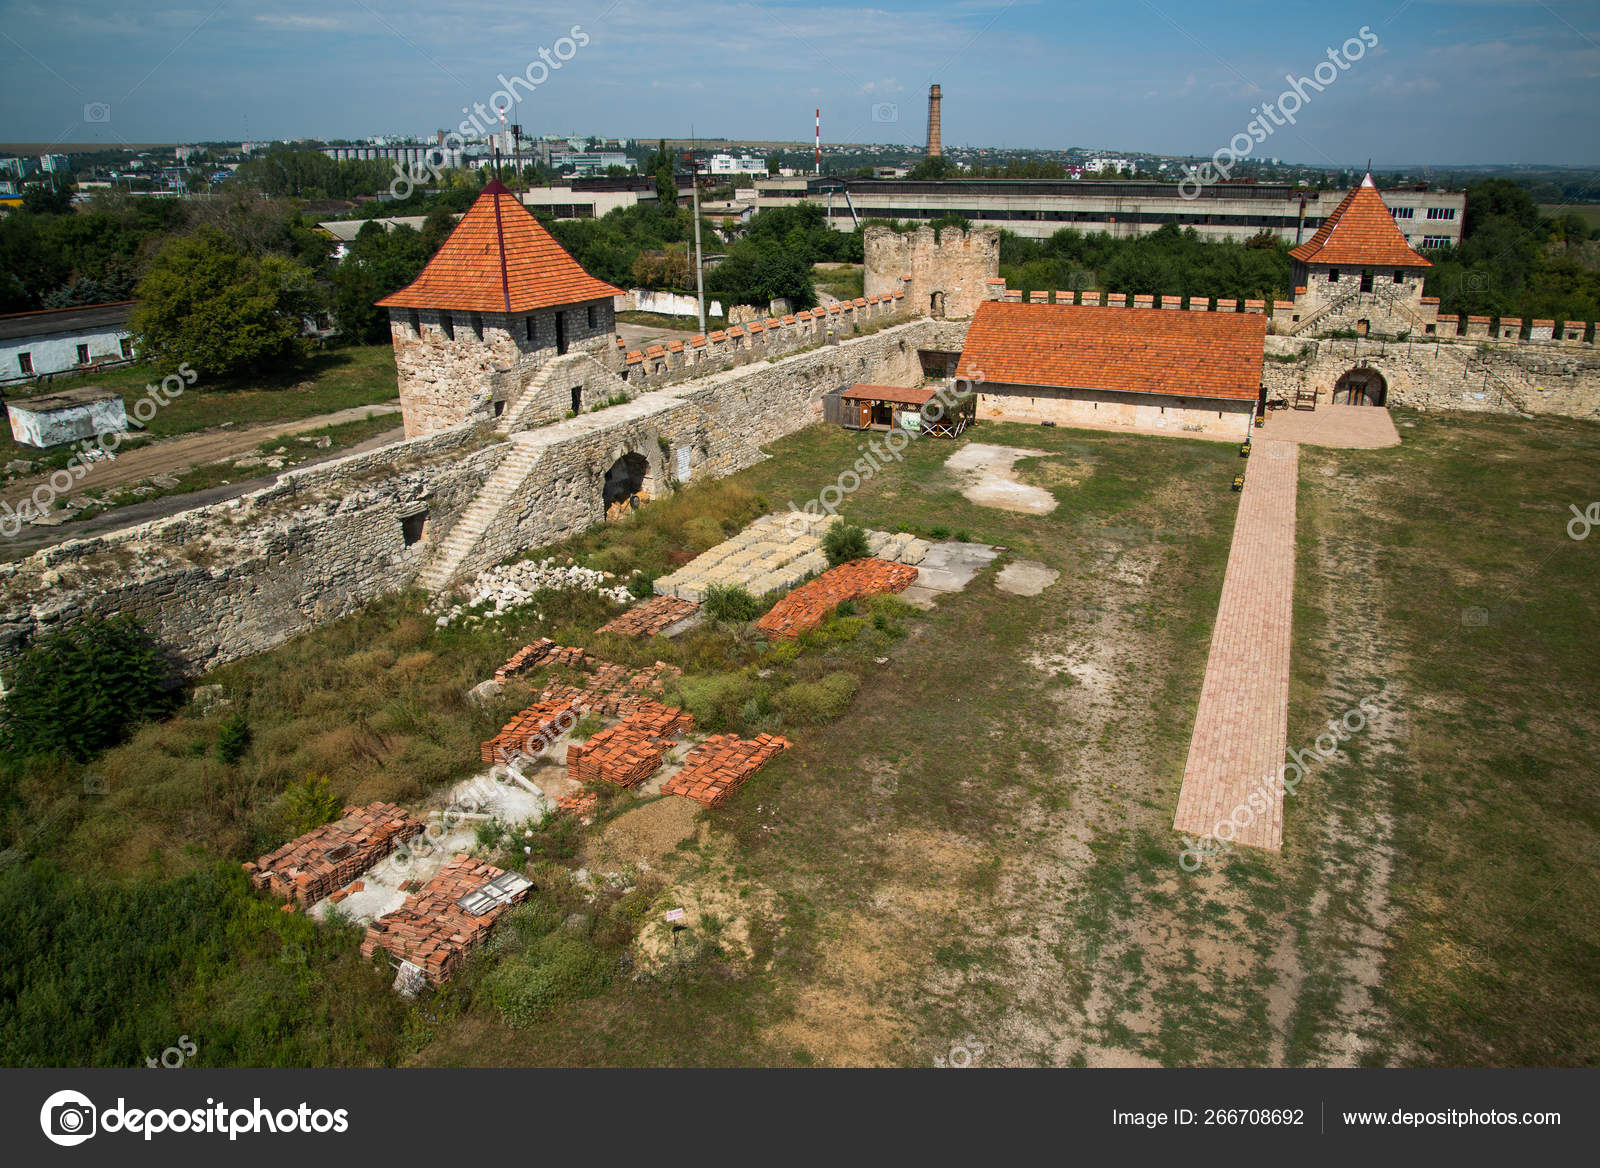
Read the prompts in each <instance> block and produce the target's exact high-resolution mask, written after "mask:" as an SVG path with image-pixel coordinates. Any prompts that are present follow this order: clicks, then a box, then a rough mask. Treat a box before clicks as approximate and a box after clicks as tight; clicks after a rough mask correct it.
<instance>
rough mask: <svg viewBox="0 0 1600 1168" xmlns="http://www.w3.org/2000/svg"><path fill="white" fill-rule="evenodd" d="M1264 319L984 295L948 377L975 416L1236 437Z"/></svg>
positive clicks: (1253, 388)
mask: <svg viewBox="0 0 1600 1168" xmlns="http://www.w3.org/2000/svg"><path fill="white" fill-rule="evenodd" d="M1265 338H1266V318H1265V317H1264V316H1262V315H1260V314H1258V313H1225V312H1170V311H1166V310H1164V309H1159V308H1100V307H1093V306H1088V305H1070V304H1019V303H1015V302H1010V301H996V300H991V301H986V302H985V303H984V304H982V305H980V306H979V308H978V312H977V314H976V315H975V316H974V317H973V320H972V325H971V327H969V328H968V330H967V338H966V345H965V347H964V348H963V349H962V351H961V362H960V364H959V365H958V366H957V370H956V376H957V377H958V378H961V379H965V380H970V381H972V382H973V383H974V389H976V391H977V393H978V416H979V417H980V418H1001V419H1013V420H1018V421H1031V422H1058V423H1062V424H1066V425H1080V424H1090V425H1106V426H1114V425H1121V426H1130V427H1137V428H1140V429H1154V430H1177V431H1182V430H1189V431H1191V432H1195V431H1204V432H1208V433H1218V432H1225V433H1229V434H1232V433H1238V434H1239V435H1240V436H1241V437H1242V436H1243V435H1244V434H1245V432H1246V429H1247V427H1248V425H1249V418H1250V415H1251V412H1252V411H1253V410H1254V407H1255V403H1256V400H1257V398H1258V396H1259V394H1260V387H1261V361H1262V352H1263V346H1264V343H1265Z"/></svg>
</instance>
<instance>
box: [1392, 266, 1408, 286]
mask: <svg viewBox="0 0 1600 1168" xmlns="http://www.w3.org/2000/svg"><path fill="white" fill-rule="evenodd" d="M1394 282H1395V283H1396V284H1404V283H1405V282H1406V274H1405V272H1403V271H1401V270H1400V269H1399V268H1396V269H1395V270H1394Z"/></svg>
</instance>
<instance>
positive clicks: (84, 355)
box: [78, 345, 89, 365]
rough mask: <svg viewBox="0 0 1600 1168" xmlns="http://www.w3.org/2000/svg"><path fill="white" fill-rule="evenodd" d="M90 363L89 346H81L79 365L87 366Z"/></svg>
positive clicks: (79, 349)
mask: <svg viewBox="0 0 1600 1168" xmlns="http://www.w3.org/2000/svg"><path fill="white" fill-rule="evenodd" d="M88 363H89V346H88V345H79V346H78V364H79V365H87V364H88Z"/></svg>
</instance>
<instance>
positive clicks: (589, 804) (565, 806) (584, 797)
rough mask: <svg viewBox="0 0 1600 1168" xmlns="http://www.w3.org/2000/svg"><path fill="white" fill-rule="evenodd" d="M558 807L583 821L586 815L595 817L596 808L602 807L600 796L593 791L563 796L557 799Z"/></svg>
mask: <svg viewBox="0 0 1600 1168" xmlns="http://www.w3.org/2000/svg"><path fill="white" fill-rule="evenodd" d="M556 806H557V807H559V808H561V810H563V811H565V812H567V813H568V814H570V815H576V816H577V817H578V818H579V819H582V818H583V817H584V816H586V815H593V814H594V812H595V808H597V807H599V806H600V796H598V795H596V794H595V793H594V792H593V791H577V792H574V793H573V794H571V795H562V796H560V797H558V798H557V799H556Z"/></svg>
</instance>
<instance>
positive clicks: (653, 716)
mask: <svg viewBox="0 0 1600 1168" xmlns="http://www.w3.org/2000/svg"><path fill="white" fill-rule="evenodd" d="M693 727H694V715H693V714H686V713H684V712H683V711H682V710H680V709H677V708H675V707H669V706H663V705H661V703H659V702H652V701H648V700H641V701H640V703H639V708H638V709H636V710H634V711H633V712H632V713H631V714H629V715H628V716H627V717H626V718H624V719H623V720H622V721H621V722H620V723H619V724H617V725H616V726H613V727H611V728H610V729H609V730H602V731H600V732H599V733H598V734H596V735H595V736H594V737H593V738H591V739H589V741H588V742H586V743H583V744H582V745H579V744H576V743H574V744H573V745H572V746H569V747H567V774H568V776H569V777H571V778H573V779H576V780H577V781H578V782H580V783H592V782H596V781H598V780H601V779H604V780H605V781H606V782H608V783H615V784H616V785H617V786H619V787H632V786H634V785H635V784H637V783H640V782H643V781H644V780H645V779H647V778H649V777H650V776H651V775H653V774H655V773H656V771H658V770H660V769H661V757H662V755H663V754H665V753H666V749H667V744H668V741H669V740H670V739H672V738H675V737H676V736H678V735H679V734H682V733H683V732H684V731H686V730H690V729H693Z"/></svg>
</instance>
